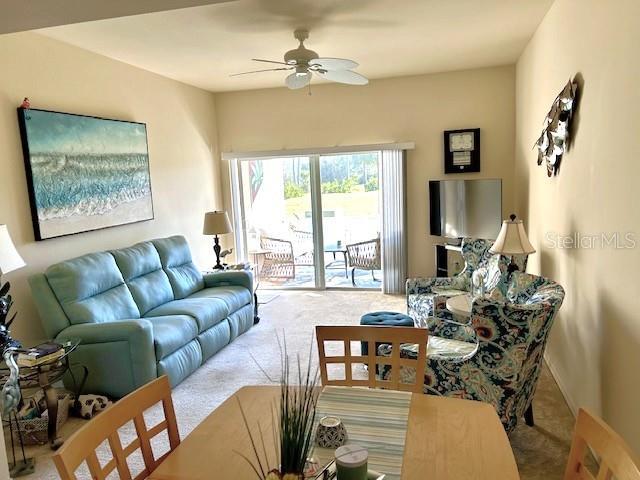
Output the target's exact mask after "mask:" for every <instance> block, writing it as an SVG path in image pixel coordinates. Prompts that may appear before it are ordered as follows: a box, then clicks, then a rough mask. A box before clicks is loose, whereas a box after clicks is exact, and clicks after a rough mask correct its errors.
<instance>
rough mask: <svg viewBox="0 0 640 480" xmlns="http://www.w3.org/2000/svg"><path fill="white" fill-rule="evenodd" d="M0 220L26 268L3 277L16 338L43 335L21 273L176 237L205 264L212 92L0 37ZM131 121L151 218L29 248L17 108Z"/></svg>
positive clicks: (214, 191)
mask: <svg viewBox="0 0 640 480" xmlns="http://www.w3.org/2000/svg"><path fill="white" fill-rule="evenodd" d="M0 65H1V66H2V74H1V75H0V166H1V167H2V168H1V169H0V192H2V193H1V196H0V199H1V202H0V223H6V224H7V225H8V226H9V230H10V232H11V235H12V237H13V240H14V242H15V243H16V246H17V247H18V250H19V251H20V253H21V254H22V256H23V257H24V259H25V261H26V262H27V265H28V266H27V267H26V268H24V269H22V270H18V271H16V272H13V273H10V274H8V275H6V277H5V279H6V280H10V281H11V283H12V285H13V288H12V290H13V292H14V297H15V307H14V308H15V309H16V310H17V311H19V316H18V319H17V320H16V324H15V327H14V329H13V332H14V336H16V337H17V338H21V339H38V338H42V336H43V335H44V334H43V333H42V330H41V327H40V322H39V320H38V318H37V314H36V312H35V309H34V305H33V303H32V300H31V296H30V292H29V288H28V285H27V280H26V278H27V276H28V275H29V274H31V273H33V272H39V271H42V270H44V269H45V268H46V267H47V266H48V265H50V264H52V263H54V262H57V261H59V260H63V259H66V258H70V257H74V256H77V255H81V254H84V253H87V252H92V251H96V250H101V249H110V248H117V247H123V246H127V245H130V244H132V243H134V242H136V241H140V240H145V239H149V238H154V237H158V236H163V235H171V234H176V233H182V234H184V235H186V236H187V238H188V239H189V240H190V241H191V243H192V247H193V250H194V254H195V257H196V260H198V261H200V263H201V264H203V265H208V264H210V262H212V259H211V258H210V256H211V254H210V252H209V242H208V241H207V239H205V238H203V237H202V235H201V234H200V232H201V228H202V215H203V212H204V211H205V210H207V209H213V208H215V207H220V204H219V202H221V196H220V189H219V188H217V185H218V184H219V179H218V175H219V165H218V164H219V160H217V159H218V158H219V155H218V152H217V148H216V125H215V113H214V100H213V96H212V95H211V94H210V93H208V92H204V91H202V90H199V89H197V88H193V87H189V86H186V85H184V84H181V83H178V82H175V81H172V80H168V79H165V78H162V77H160V76H158V75H155V74H152V73H149V72H145V71H143V70H139V69H136V68H133V67H130V66H127V65H125V64H123V63H120V62H116V61H113V60H109V59H107V58H105V57H102V56H99V55H95V54H92V53H89V52H87V51H84V50H81V49H78V48H75V47H71V46H68V45H65V44H63V43H60V42H57V41H54V40H51V39H48V38H45V37H42V36H39V35H37V34H34V33H24V34H15V35H5V36H2V37H0ZM24 96H29V97H30V98H31V101H32V105H33V106H34V107H35V108H44V109H51V110H57V111H63V112H72V113H80V114H89V115H96V116H102V117H107V118H116V119H123V120H133V121H138V122H145V123H146V124H147V131H148V140H149V155H150V166H151V183H152V189H153V200H154V209H155V220H152V221H148V222H143V223H137V224H132V225H127V226H121V227H115V228H109V229H106V230H100V231H96V232H91V233H83V234H79V235H74V236H70V237H64V238H58V239H52V240H46V241H43V242H35V241H34V238H33V230H32V227H31V217H30V213H29V198H28V195H27V187H26V180H25V172H24V164H23V156H22V148H21V144H20V134H19V131H18V123H17V115H16V110H15V109H16V107H17V106H18V105H19V104H20V103H21V102H22V98H23V97H24Z"/></svg>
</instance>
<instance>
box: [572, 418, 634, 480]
mask: <svg viewBox="0 0 640 480" xmlns="http://www.w3.org/2000/svg"><path fill="white" fill-rule="evenodd" d="M589 448H590V449H591V450H592V451H593V452H594V453H595V455H596V456H597V457H598V459H599V461H600V462H599V467H598V473H597V476H596V475H594V474H593V473H591V471H589V469H588V467H587V466H586V465H585V456H586V454H587V451H588V449H589ZM639 465H640V464H639V463H638V459H637V458H635V455H634V454H633V452H632V451H631V449H630V448H629V447H628V446H627V444H626V443H625V441H624V440H623V439H622V438H621V437H620V435H618V434H617V433H616V432H615V431H614V430H613V429H612V428H611V427H610V426H609V425H607V424H606V423H605V422H604V421H602V419H600V418H598V417H596V416H595V415H592V414H591V413H590V412H588V411H587V410H584V409H582V408H581V409H580V410H579V411H578V419H577V420H576V426H575V429H574V431H573V442H572V443H571V451H570V452H569V461H568V462H567V469H566V470H565V473H564V480H611V479H613V478H615V479H616V480H640V467H639Z"/></svg>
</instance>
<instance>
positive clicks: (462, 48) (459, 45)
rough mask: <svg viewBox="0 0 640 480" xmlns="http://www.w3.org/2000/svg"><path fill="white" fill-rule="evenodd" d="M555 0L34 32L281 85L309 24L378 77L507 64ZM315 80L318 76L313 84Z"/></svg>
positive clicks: (182, 72)
mask: <svg viewBox="0 0 640 480" xmlns="http://www.w3.org/2000/svg"><path fill="white" fill-rule="evenodd" d="M552 3H553V0H348V1H347V0H238V1H233V2H228V3H221V4H216V5H208V6H201V7H194V8H185V9H181V10H172V11H167V12H159V13H150V14H145V15H137V16H132V17H125V18H116V19H109V20H100V21H95V22H89V23H82V24H75V25H68V26H62V27H54V28H48V29H44V30H39V32H40V33H42V34H44V35H47V36H49V37H52V38H56V39H58V40H61V41H64V42H67V43H71V44H73V45H77V46H79V47H82V48H85V49H87V50H91V51H94V52H97V53H100V54H103V55H106V56H108V57H112V58H115V59H118V60H121V61H123V62H126V63H129V64H131V65H135V66H138V67H141V68H144V69H146V70H150V71H152V72H156V73H158V74H161V75H164V76H167V77H170V78H173V79H176V80H179V81H182V82H185V83H188V84H191V85H195V86H198V87H201V88H204V89H207V90H211V91H214V92H218V91H230V90H246V89H255V88H265V87H277V86H282V85H283V82H284V77H285V74H286V73H287V72H267V73H260V74H255V75H245V76H241V77H229V75H230V74H232V73H236V72H243V71H247V70H257V69H259V68H267V67H268V65H267V66H265V64H258V63H256V62H252V61H251V60H250V59H251V58H265V59H272V60H281V59H282V56H283V55H284V52H285V51H287V50H289V49H292V48H295V47H296V45H297V42H296V41H295V40H294V38H293V33H292V32H293V30H294V29H295V28H298V27H306V28H308V29H309V30H310V38H309V40H308V41H307V42H306V46H307V47H308V48H311V49H312V50H315V51H316V52H318V54H319V55H320V56H321V57H342V58H351V59H353V60H356V61H357V62H359V63H360V67H359V68H358V69H357V71H358V72H359V73H362V74H363V75H365V76H367V77H369V78H371V79H375V78H384V77H395V76H403V75H413V74H420V73H434V72H443V71H451V70H463V69H469V68H478V67H485V66H494V65H506V64H512V63H514V62H515V61H516V60H517V58H518V56H519V55H520V53H521V52H522V50H523V49H524V47H525V45H526V43H527V42H528V40H529V39H530V38H531V35H532V34H533V32H534V31H535V29H536V27H537V26H538V24H539V23H540V21H541V20H542V18H543V17H544V15H545V13H546V12H547V10H548V9H549V7H550V6H551V4H552ZM316 81H317V80H316Z"/></svg>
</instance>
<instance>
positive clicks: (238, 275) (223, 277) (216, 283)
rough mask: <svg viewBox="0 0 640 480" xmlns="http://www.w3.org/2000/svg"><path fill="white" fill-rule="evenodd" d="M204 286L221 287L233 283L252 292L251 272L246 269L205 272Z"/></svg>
mask: <svg viewBox="0 0 640 480" xmlns="http://www.w3.org/2000/svg"><path fill="white" fill-rule="evenodd" d="M203 277H204V286H205V287H206V288H211V287H223V286H228V285H235V286H239V287H244V288H246V289H247V290H249V291H250V292H251V293H252V294H253V274H252V273H251V272H248V271H246V270H227V271H223V272H220V273H205V274H204V275H203Z"/></svg>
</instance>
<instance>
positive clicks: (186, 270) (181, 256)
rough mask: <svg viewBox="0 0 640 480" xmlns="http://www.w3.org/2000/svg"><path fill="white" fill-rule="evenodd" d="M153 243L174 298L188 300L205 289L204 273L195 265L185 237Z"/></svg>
mask: <svg viewBox="0 0 640 480" xmlns="http://www.w3.org/2000/svg"><path fill="white" fill-rule="evenodd" d="M152 243H153V245H154V246H155V247H156V250H157V251H158V254H159V255H160V262H161V264H162V268H163V269H164V271H165V273H166V274H167V277H169V282H170V283H171V288H172V289H173V296H174V298H176V299H182V298H186V297H188V296H189V295H191V294H192V293H195V292H197V291H198V290H202V289H203V288H204V278H203V277H202V272H200V270H198V267H196V266H195V264H194V263H193V260H192V259H191V250H189V244H188V243H187V240H186V239H185V238H184V237H183V236H181V235H176V236H173V237H169V238H161V239H157V240H152Z"/></svg>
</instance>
